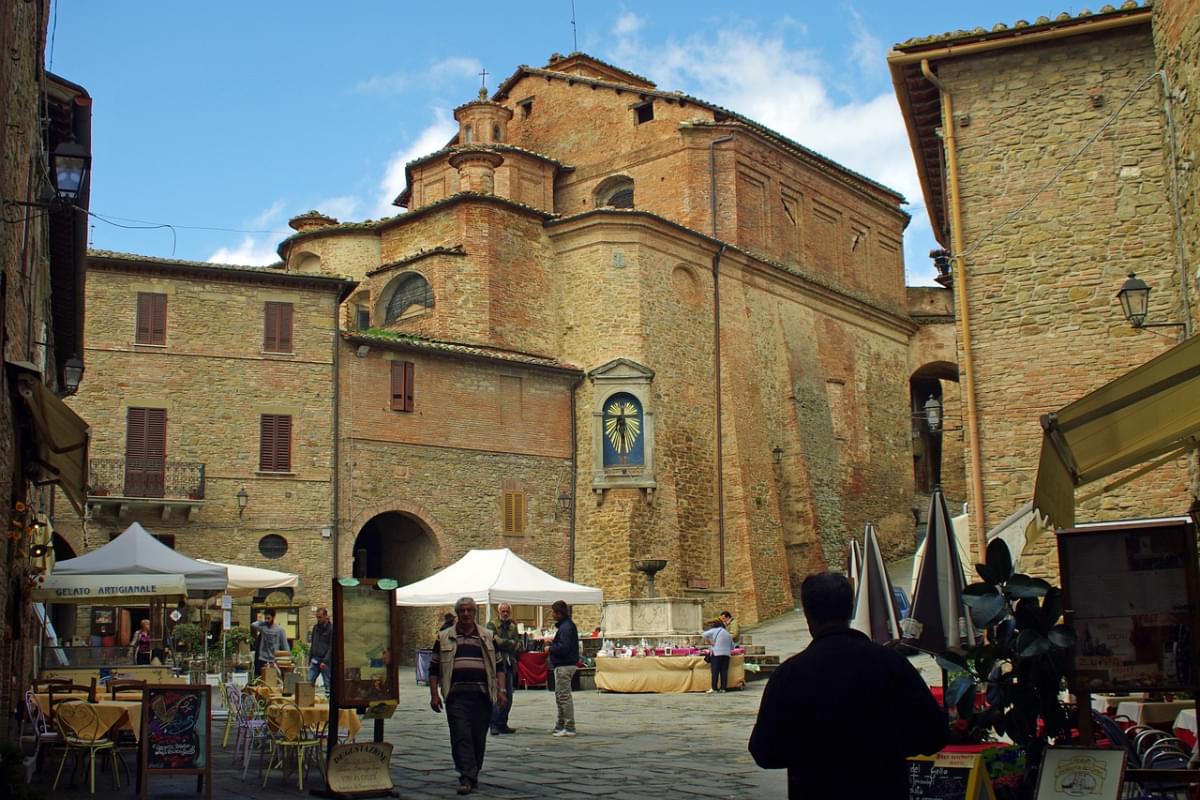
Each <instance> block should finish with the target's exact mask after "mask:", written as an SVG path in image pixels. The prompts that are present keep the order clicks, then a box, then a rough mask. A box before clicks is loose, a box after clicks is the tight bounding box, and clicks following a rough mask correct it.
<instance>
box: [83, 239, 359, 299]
mask: <svg viewBox="0 0 1200 800" xmlns="http://www.w3.org/2000/svg"><path fill="white" fill-rule="evenodd" d="M88 261H89V263H92V264H95V265H96V266H101V265H107V266H113V267H134V268H138V267H141V268H149V269H158V270H160V271H163V272H171V271H174V272H177V273H180V274H181V275H182V274H189V273H190V274H193V275H204V276H206V277H219V278H234V279H236V278H243V279H246V278H258V279H263V280H268V281H272V282H283V283H291V284H308V285H310V286H317V287H322V288H329V289H333V288H337V289H339V293H338V300H339V302H340V301H342V300H345V299H346V298H347V297H349V296H350V292H351V291H352V290H353V289H354V287H355V286H357V285H358V282H357V281H353V280H350V279H349V278H342V277H336V276H331V275H313V274H311V273H300V272H287V271H286V270H284V269H283V264H282V263H277V264H271V265H269V266H265V267H256V266H251V265H248V264H216V263H213V262H209V261H187V260H184V259H174V258H156V257H154V256H143V255H138V254H136V253H118V252H114V251H111V250H89V251H88Z"/></svg>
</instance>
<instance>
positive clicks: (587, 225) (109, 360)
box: [57, 53, 956, 638]
mask: <svg viewBox="0 0 1200 800" xmlns="http://www.w3.org/2000/svg"><path fill="white" fill-rule="evenodd" d="M454 116H455V119H456V120H457V121H458V123H459V132H458V135H457V136H456V137H455V138H454V139H453V140H452V141H451V142H449V143H448V144H447V145H446V146H445V147H444V148H442V149H441V150H439V151H437V152H434V153H430V154H428V155H426V156H424V157H422V158H419V159H417V160H416V161H413V162H412V163H410V164H409V165H408V166H407V186H406V188H405V189H404V191H403V192H402V193H401V194H400V196H399V197H397V198H396V205H397V206H399V207H401V208H403V209H405V211H404V212H403V213H398V214H397V215H396V216H393V217H390V218H386V219H382V220H374V221H365V222H339V221H337V220H335V219H332V218H330V217H327V216H325V215H323V214H320V213H318V212H315V211H314V212H309V213H306V214H302V215H300V216H298V217H296V218H294V219H293V220H292V221H291V225H292V227H293V228H294V230H295V233H294V234H293V235H292V236H290V237H289V238H287V239H286V240H284V241H283V242H282V243H281V244H280V245H279V255H280V259H281V260H280V263H278V264H275V265H272V266H270V267H265V268H254V267H236V266H223V265H214V264H200V263H194V262H181V261H168V260H160V259H152V258H146V257H141V256H133V255H126V254H117V253H105V252H94V253H92V254H91V258H90V261H89V273H88V297H87V302H88V307H89V308H88V315H87V332H86V342H87V356H86V360H87V363H88V372H87V379H86V380H85V381H84V383H83V384H82V385H81V387H80V389H79V392H78V394H77V395H76V396H75V397H74V398H72V400H71V405H72V407H73V408H74V409H75V410H76V411H78V412H79V414H80V415H81V416H83V417H84V418H86V419H88V420H89V421H91V423H92V437H93V440H92V446H91V457H92V464H93V466H92V482H91V483H92V485H91V491H90V494H89V506H90V514H89V515H88V517H87V519H86V520H85V521H83V522H74V523H73V522H72V521H70V520H63V521H62V523H61V524H60V525H59V526H58V531H57V532H58V534H59V537H60V538H61V541H62V549H63V552H64V554H66V555H69V554H71V553H72V552H75V553H79V552H82V551H84V550H87V549H91V548H94V547H95V546H97V545H99V544H101V543H103V542H104V541H107V540H108V538H109V537H110V536H111V535H112V534H113V533H114V532H117V531H120V530H122V529H123V528H124V527H126V526H127V525H128V524H129V522H131V521H133V520H138V521H141V522H142V523H143V525H145V526H146V527H147V528H148V529H150V530H151V531H153V532H154V533H156V534H159V535H162V536H169V537H172V540H173V544H174V546H175V547H176V548H178V549H180V550H181V551H184V552H186V553H187V554H189V555H191V556H196V557H203V558H215V559H218V560H223V561H234V562H239V563H246V564H251V565H255V566H268V567H273V568H277V569H284V570H289V571H295V572H299V573H300V574H301V575H302V576H303V578H304V582H305V585H306V590H305V595H304V597H303V598H296V599H295V603H296V605H298V606H301V605H302V606H304V612H303V613H305V614H306V613H307V607H309V606H310V605H317V604H320V603H324V602H327V600H328V596H329V590H328V586H329V579H330V577H331V576H332V575H334V574H338V575H346V574H351V573H355V574H358V575H361V576H367V577H372V576H378V577H392V578H396V579H397V580H399V581H400V582H401V583H402V584H403V583H407V582H410V581H412V580H416V579H418V578H421V577H424V576H426V575H428V574H430V573H431V572H433V571H434V570H435V569H437V568H439V567H441V566H444V565H446V564H449V563H451V562H453V561H455V560H456V559H458V558H459V557H461V556H462V555H463V554H464V553H465V552H466V551H468V550H470V549H472V548H493V547H509V548H511V549H513V550H514V551H515V552H517V553H518V554H520V555H521V556H522V557H524V558H525V559H526V560H529V561H531V562H532V563H534V564H536V565H537V566H539V567H541V568H543V569H545V570H547V571H549V572H552V573H554V574H556V575H558V576H560V577H564V578H569V579H572V580H575V581H578V582H582V583H587V584H592V585H596V586H600V587H602V588H603V589H604V592H605V595H606V597H609V598H613V599H619V598H626V597H631V596H633V597H637V596H644V595H645V593H646V591H647V580H646V576H645V575H644V574H643V573H641V572H639V571H638V570H637V569H636V568H635V562H637V561H639V560H643V559H665V560H666V562H667V565H666V568H665V569H664V570H663V571H662V572H661V573H659V574H658V576H657V577H656V588H657V592H658V594H660V595H672V596H689V597H699V598H702V599H703V600H704V601H705V608H706V611H708V612H715V611H716V610H719V609H722V608H729V609H731V610H733V611H734V612H735V614H737V615H738V616H740V617H741V618H742V619H743V620H744V621H746V622H754V621H756V620H759V619H763V618H766V617H769V616H772V615H774V614H778V613H780V612H783V611H785V610H789V609H791V608H793V607H794V606H795V605H796V604H797V603H798V586H799V581H800V580H801V579H802V577H803V576H804V575H805V574H807V573H808V572H810V571H812V570H814V569H818V568H821V567H823V566H825V565H832V566H838V565H840V564H841V563H842V561H843V560H844V557H845V556H844V554H845V542H846V540H847V539H848V538H849V537H851V536H855V535H861V531H862V527H863V525H864V524H865V523H866V522H868V521H869V522H873V523H874V524H875V525H876V527H877V529H878V531H879V532H880V535H881V537H882V538H883V540H884V541H885V546H886V547H887V548H888V549H890V550H891V551H893V552H900V551H901V550H904V549H905V548H907V547H911V544H912V532H913V516H912V513H911V511H910V508H911V506H912V505H913V492H914V477H913V467H912V462H913V458H914V440H915V439H917V438H918V437H917V432H916V429H915V428H914V422H913V409H914V407H916V406H919V403H920V401H922V400H924V399H925V397H924V396H921V397H914V396H913V395H912V394H911V391H910V379H911V378H912V376H913V374H914V368H913V363H914V358H915V359H916V362H917V363H921V362H922V361H930V362H933V361H936V360H937V358H938V357H940V358H942V359H943V360H945V361H953V360H954V355H953V348H954V344H953V338H952V337H953V333H952V332H953V328H952V326H950V325H946V326H943V327H944V328H945V329H946V330H947V331H949V333H948V334H945V333H944V334H943V336H942V339H941V340H937V337H936V336H930V335H927V334H922V335H921V336H918V330H919V325H918V321H914V316H910V313H909V310H908V304H909V298H908V296H907V294H906V289H905V285H904V264H903V256H902V250H901V236H902V232H903V230H904V228H905V226H906V225H907V223H908V216H907V215H906V214H905V212H903V211H902V210H901V208H900V205H901V203H902V202H903V198H901V196H900V195H898V194H897V193H896V192H895V191H893V190H891V189H888V188H887V187H884V186H881V185H880V184H878V183H876V182H874V181H872V180H870V179H869V178H866V177H864V176H862V175H858V174H856V173H854V172H852V171H850V170H848V169H846V168H845V167H842V166H840V165H838V164H836V163H834V162H833V161H830V160H829V159H827V158H825V157H823V156H821V155H820V154H818V153H815V152H813V151H811V150H809V149H807V148H805V147H804V146H802V145H800V144H798V143H796V142H794V141H791V140H789V139H787V138H785V137H783V136H782V135H780V134H778V133H776V132H774V131H772V130H770V129H767V128H765V127H763V126H761V125H759V124H757V123H755V122H754V121H752V120H750V119H747V118H745V117H743V116H740V115H739V114H737V113H735V112H733V111H730V110H727V109H724V108H720V107H718V106H715V105H713V104H711V103H708V102H705V101H703V100H700V99H697V98H695V97H691V96H688V95H685V94H680V93H677V92H664V91H661V90H659V89H658V88H656V86H655V85H654V84H653V83H651V82H650V81H649V80H647V79H645V78H643V77H640V76H638V75H635V74H632V73H630V72H627V71H625V70H622V69H619V68H617V67H615V66H612V65H610V64H606V63H604V62H602V61H599V60H597V59H595V58H592V57H590V56H587V55H584V54H580V53H575V54H572V55H570V56H567V57H562V56H558V55H555V56H553V57H551V59H550V62H549V63H548V64H547V65H546V66H545V67H543V68H532V67H525V66H523V67H520V68H518V69H517V71H516V72H515V73H513V74H512V75H511V76H510V77H508V79H507V80H505V81H504V82H503V83H502V84H501V85H500V87H499V88H498V89H497V90H496V91H495V93H494V94H492V95H491V96H490V97H488V96H487V95H486V93H484V92H482V91H481V93H480V97H479V98H478V99H476V100H472V101H471V102H468V103H466V104H464V105H462V106H460V107H459V108H457V109H456V110H455V113H454ZM934 291H940V290H934ZM939 302H940V301H939ZM933 316H935V317H936V316H937V315H936V314H935V315H933ZM943 321H949V319H948V315H947V316H946V319H945V320H943ZM922 337H924V338H922ZM935 340H937V341H935ZM914 342H915V343H916V344H914ZM914 347H915V348H917V350H921V351H922V352H918V353H916V354H915V356H914V351H913V348H914ZM922 348H923V350H922ZM938 349H941V350H944V351H945V352H944V353H943V354H942V355H941V356H936V357H935V355H934V354H933V351H935V350H938ZM955 375H956V373H955ZM927 382H928V383H930V385H931V387H932V388H931V389H930V392H938V393H940V388H938V386H939V381H938V379H937V377H936V376H934V377H933V378H932V379H929V380H927ZM946 401H947V402H948V403H950V402H953V398H952V397H949V396H947V398H946ZM914 402H915V403H916V406H914ZM948 471H949V472H952V473H953V471H951V470H948ZM917 482H918V484H920V480H918V481H917ZM918 488H920V486H918ZM422 613H424V612H414V616H413V618H412V619H413V625H412V630H413V634H412V635H413V636H414V637H418V638H419V637H422V636H425V628H426V627H428V626H427V624H426V622H425V617H424V616H422V615H421V614H422ZM581 613H584V614H587V613H593V612H588V611H587V610H585V609H581ZM291 623H292V624H294V625H295V626H296V627H295V628H294V629H293V630H294V631H297V632H298V631H300V630H307V623H306V622H305V621H304V620H303V619H295V618H293V619H292V620H291ZM430 630H432V628H430Z"/></svg>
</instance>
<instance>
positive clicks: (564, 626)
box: [546, 600, 579, 737]
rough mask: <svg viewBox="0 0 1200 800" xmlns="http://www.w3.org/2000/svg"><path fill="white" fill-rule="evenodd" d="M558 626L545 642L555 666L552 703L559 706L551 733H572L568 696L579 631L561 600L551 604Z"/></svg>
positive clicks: (572, 715) (572, 703)
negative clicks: (548, 642)
mask: <svg viewBox="0 0 1200 800" xmlns="http://www.w3.org/2000/svg"><path fill="white" fill-rule="evenodd" d="M550 609H551V610H552V611H553V612H554V621H555V622H557V623H558V630H557V631H555V633H554V641H553V642H551V643H550V644H548V645H546V655H547V656H548V657H549V660H550V668H551V669H552V670H554V704H555V705H556V706H558V722H557V723H555V725H554V730H553V732H552V734H553V735H554V736H559V737H562V736H574V735H575V701H574V699H572V697H571V680H572V679H573V678H574V677H575V667H576V665H578V663H579V631H578V630H577V629H576V628H575V623H574V622H573V621H572V620H571V607H570V606H569V605H567V604H566V603H565V602H563V601H562V600H555V601H554V605H552V606H550Z"/></svg>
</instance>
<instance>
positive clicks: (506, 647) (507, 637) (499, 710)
mask: <svg viewBox="0 0 1200 800" xmlns="http://www.w3.org/2000/svg"><path fill="white" fill-rule="evenodd" d="M496 613H497V614H499V615H500V622H499V623H497V622H496V621H495V620H493V621H491V622H489V623H488V624H487V629H488V630H489V631H491V632H492V638H493V639H494V640H495V642H496V655H497V657H498V658H499V659H500V660H501V661H503V662H504V676H503V683H504V694H505V697H506V698H507V702H504V703H496V704H495V705H494V706H492V735H496V734H501V733H516V730H515V729H513V728H510V727H508V712H509V711H511V710H512V704H513V683H514V682H515V681H516V677H515V676H516V674H517V656H518V655H519V654H520V652H521V634H519V633H517V621H516V620H514V619H513V613H512V606H511V605H509V604H508V603H501V604H500V605H499V606H497V607H496ZM497 680H499V677H497Z"/></svg>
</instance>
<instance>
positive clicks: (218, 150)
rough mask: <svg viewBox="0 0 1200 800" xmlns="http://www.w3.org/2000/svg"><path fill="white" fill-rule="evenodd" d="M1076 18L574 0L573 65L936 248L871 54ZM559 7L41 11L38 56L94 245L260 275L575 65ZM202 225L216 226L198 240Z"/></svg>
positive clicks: (952, 4)
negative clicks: (46, 24)
mask: <svg viewBox="0 0 1200 800" xmlns="http://www.w3.org/2000/svg"><path fill="white" fill-rule="evenodd" d="M1081 8H1082V6H1080V5H1074V6H1072V5H1065V4H1062V3H1061V2H1060V4H1059V5H1046V4H1045V3H1044V2H1041V3H1039V2H1029V1H1028V0H992V1H991V2H978V1H977V0H922V1H921V2H918V3H900V2H895V0H886V1H885V0H856V2H838V1H837V0H833V2H821V3H816V2H805V1H804V0H801V2H796V0H792V2H745V1H744V0H743V2H741V3H728V2H707V1H706V0H690V1H689V2H672V1H668V0H655V1H654V2H642V3H632V2H630V3H615V2H601V0H575V16H576V21H577V35H578V49H580V50H582V51H584V52H587V53H590V54H592V55H595V56H597V57H599V58H602V59H604V60H606V61H609V62H611V63H614V64H616V65H618V66H621V67H624V68H626V69H629V70H631V71H633V72H636V73H639V74H642V75H646V76H648V77H650V78H651V79H652V80H654V81H655V82H656V83H658V85H659V87H660V88H661V89H664V90H667V91H672V90H679V91H683V92H687V93H689V94H693V95H696V96H698V97H701V98H703V99H705V100H708V101H710V102H713V103H717V104H719V105H722V106H725V107H728V108H731V109H733V110H735V111H738V112H739V113H742V114H744V115H746V116H749V117H751V118H753V119H755V120H757V121H759V122H761V123H763V124H765V125H767V126H769V127H772V128H774V129H776V130H778V131H780V132H782V133H784V134H786V135H788V136H790V137H792V138H794V139H795V140H797V141H799V142H800V143H802V144H804V145H806V146H808V147H810V148H812V149H814V150H817V151H818V152H820V153H822V154H824V155H826V156H828V157H830V158H832V159H834V160H836V161H839V162H841V163H842V164H845V165H846V166H848V167H850V168H852V169H854V170H856V171H859V172H861V173H863V174H865V175H867V176H869V177H871V178H873V179H875V180H877V181H879V182H881V183H884V184H886V185H888V186H890V187H892V188H894V189H897V190H899V191H900V192H902V193H903V194H904V195H905V196H906V197H907V198H908V200H909V203H910V205H909V206H908V211H909V212H910V213H912V215H913V221H912V223H911V224H910V226H909V228H908V231H907V233H906V245H905V253H906V256H905V258H906V262H907V272H908V281H909V283H910V284H924V283H930V282H931V279H932V270H931V268H930V266H929V259H928V257H927V255H926V254H927V253H928V251H929V249H930V248H931V247H932V246H933V239H932V236H931V235H930V233H929V223H928V220H927V217H926V214H925V210H924V207H923V205H922V201H921V193H920V188H919V185H918V184H917V179H916V173H915V170H914V168H913V163H912V154H911V150H910V149H909V146H908V141H907V138H906V136H905V133H904V127H903V123H902V121H901V119H900V113H899V110H898V108H897V105H896V100H895V97H894V94H893V91H892V86H891V81H890V78H889V74H888V70H887V65H886V63H885V60H884V59H885V56H886V53H887V51H888V49H889V48H890V46H891V45H892V44H893V43H895V42H899V41H903V40H905V39H908V38H910V37H913V36H924V35H928V34H931V33H942V32H944V31H950V30H955V29H958V28H973V27H976V26H983V27H986V28H990V27H991V26H992V25H993V24H995V23H996V22H1005V23H1008V24H1011V23H1013V22H1015V21H1016V20H1018V19H1027V20H1030V21H1032V20H1033V19H1035V18H1036V17H1037V16H1039V15H1047V16H1051V17H1053V16H1054V15H1056V14H1057V13H1059V12H1060V11H1068V12H1070V13H1077V12H1078V11H1079V10H1080V9H1081ZM570 20H571V3H570V0H545V1H544V2H536V3H535V2H508V3H495V2H490V3H477V2H469V1H468V2H459V3H455V4H453V5H451V4H447V5H445V6H441V5H439V4H434V3H431V4H426V3H415V2H401V0H392V2H383V1H382V0H380V1H378V2H370V1H368V0H357V1H356V2H348V3H328V2H322V3H316V2H309V1H308V0H292V2H286V3H285V2H270V1H268V0H261V1H260V0H255V1H254V2H245V1H244V0H242V1H241V2H231V1H229V0H210V2H205V3H175V2H167V3H164V2H162V1H161V0H156V1H155V2H143V1H135V0H122V1H121V2H97V0H56V2H55V4H54V17H53V18H52V33H51V36H52V41H51V43H50V44H48V46H47V62H48V64H49V66H50V68H51V69H52V70H53V71H54V72H55V73H57V74H59V75H61V76H63V77H64V78H67V79H68V80H72V81H75V82H77V83H79V84H82V85H83V86H84V87H86V88H87V89H88V91H89V92H90V94H91V95H92V97H93V100H94V117H93V153H94V158H95V163H94V166H93V179H92V200H91V208H92V211H94V212H96V213H98V214H100V215H103V216H104V217H105V218H107V219H108V220H110V221H111V222H116V223H120V224H122V225H132V226H137V225H145V224H155V225H171V226H173V230H172V229H168V228H134V229H130V228H121V227H117V226H115V225H113V224H110V222H105V221H103V220H101V219H98V218H96V219H93V225H94V229H93V233H92V237H91V244H92V246H93V247H96V248H101V249H109V250H121V251H127V252H134V253H141V254H144V255H150V256H160V257H176V258H183V259H192V260H198V261H209V260H212V261H222V262H228V263H243V264H265V263H270V262H271V261H274V260H276V256H275V247H276V245H277V244H278V242H279V241H280V240H281V239H283V238H285V237H286V236H287V235H288V234H289V233H290V230H289V229H288V228H287V220H288V218H290V217H292V216H294V215H296V214H298V213H300V212H303V211H307V210H309V209H312V208H316V209H319V210H321V211H323V212H325V213H327V214H330V215H332V216H335V217H337V218H339V219H341V220H343V221H345V220H362V219H372V218H377V217H381V216H389V215H391V214H393V213H397V212H398V211H399V209H396V208H394V207H391V206H390V205H389V203H390V200H391V199H392V198H393V197H395V195H396V194H397V193H398V192H399V190H400V189H401V188H402V181H403V166H404V164H405V162H407V161H410V160H412V159H413V158H416V157H418V156H420V155H423V154H425V153H429V152H432V151H433V150H437V149H438V148H440V147H442V146H443V145H444V144H445V143H446V141H448V140H449V138H450V136H451V135H452V134H453V133H454V131H455V130H456V127H455V126H454V124H453V119H452V117H451V114H450V110H451V109H453V108H454V107H455V106H457V105H460V104H461V103H463V102H466V101H467V100H470V99H472V98H473V97H474V95H475V93H476V92H477V90H478V87H479V83H480V77H479V74H478V73H479V72H480V70H481V69H486V70H487V72H488V77H487V83H488V88H489V89H494V88H495V87H496V86H497V85H498V84H499V82H501V81H503V80H504V78H506V77H508V76H509V75H510V74H512V72H513V71H514V69H515V68H516V67H517V66H518V65H520V64H529V65H531V66H543V65H545V64H546V62H547V60H548V58H549V56H550V54H551V53H554V52H560V53H569V52H571V50H572V49H573V44H572V28H571V22H570ZM213 229H221V230H213Z"/></svg>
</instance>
